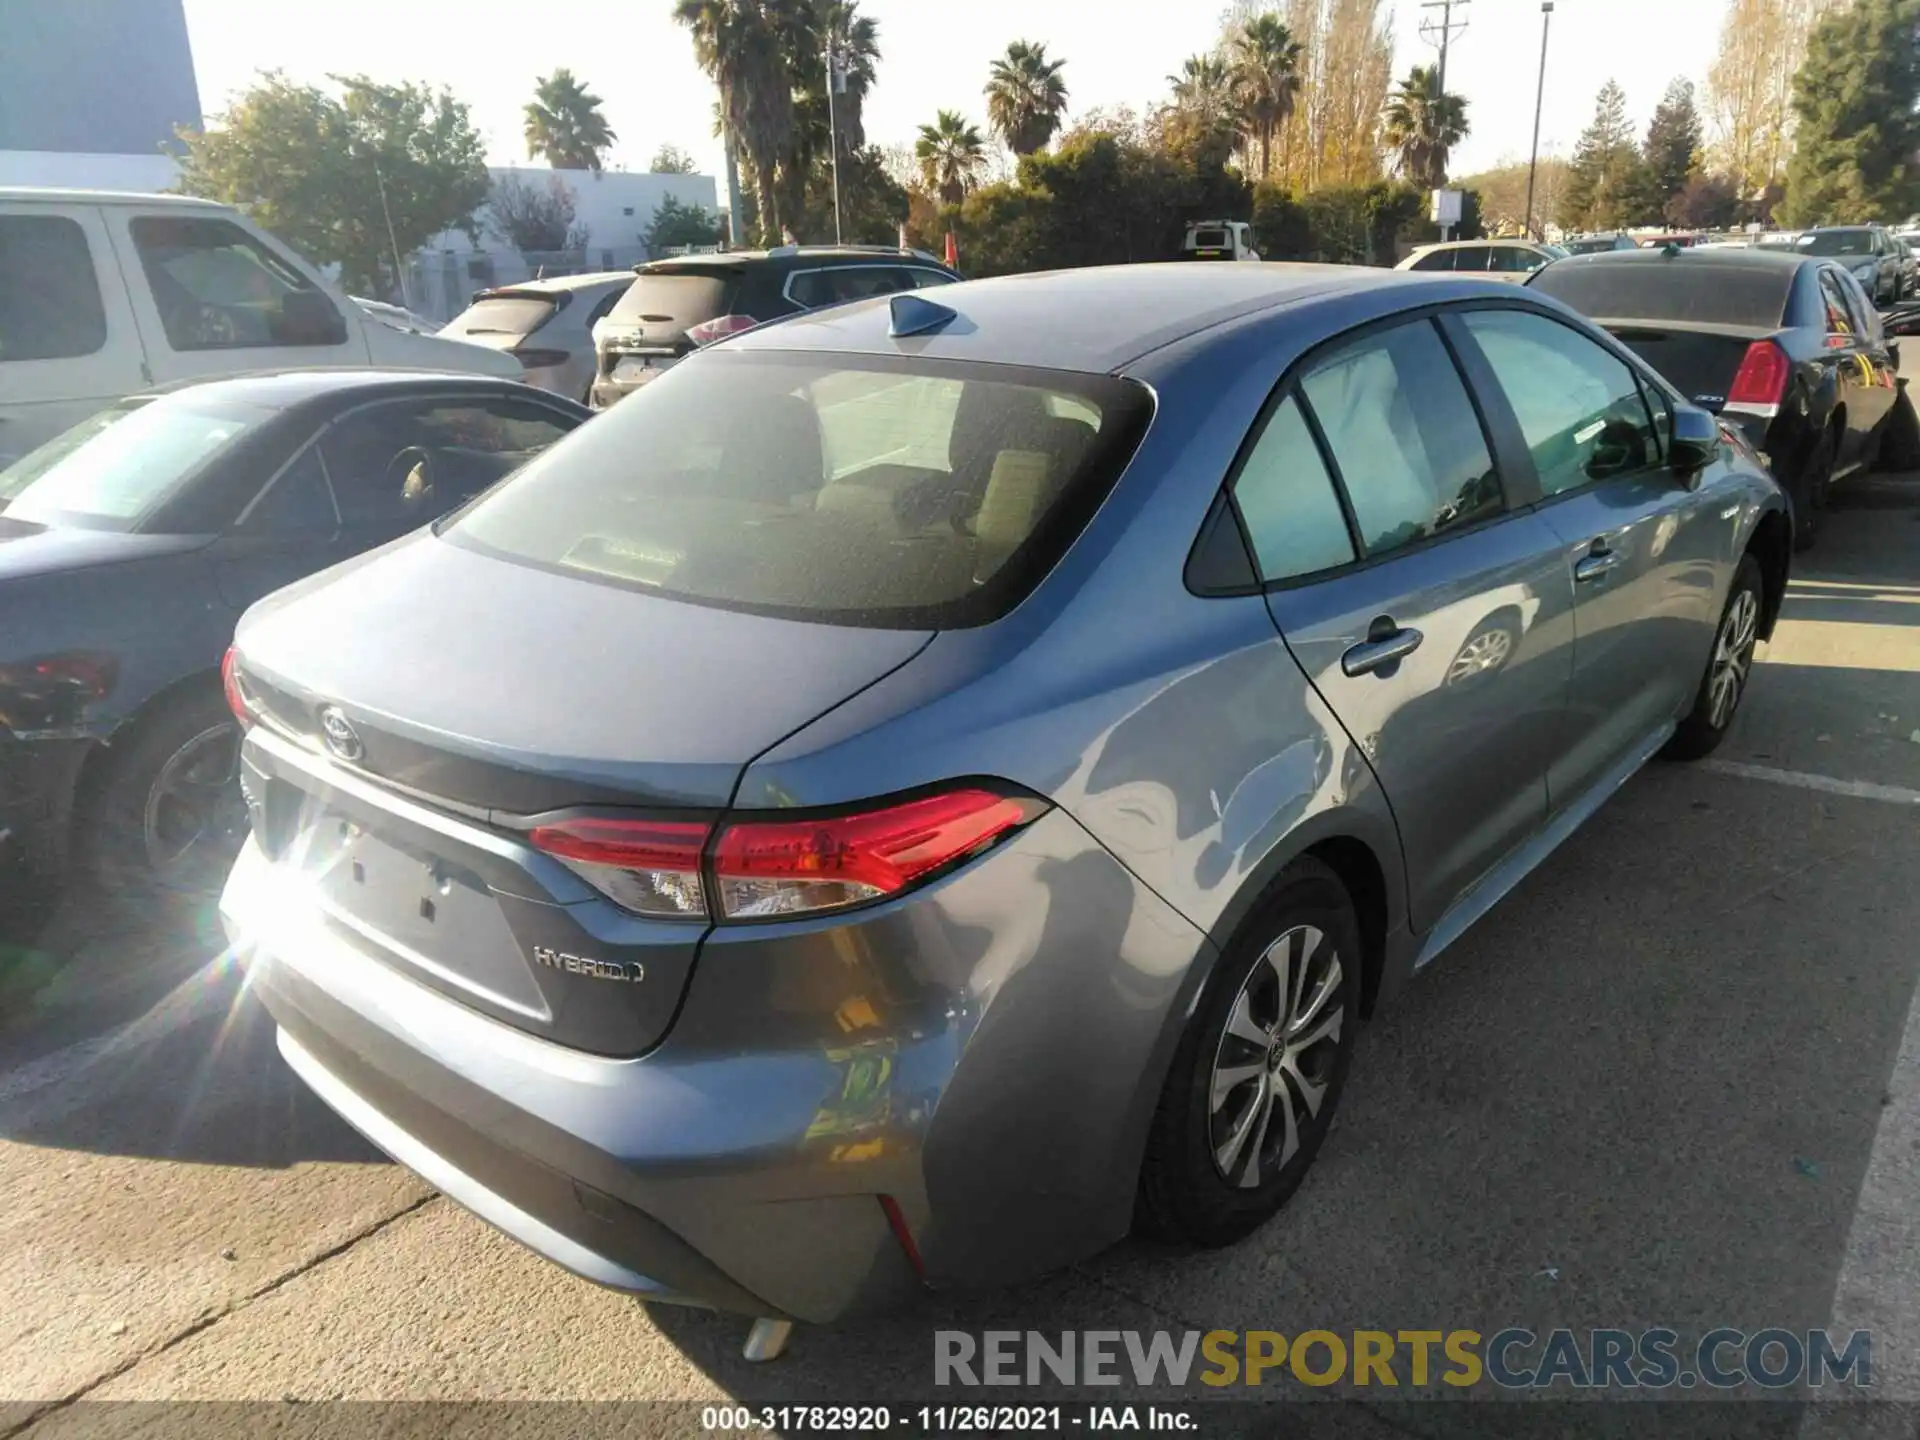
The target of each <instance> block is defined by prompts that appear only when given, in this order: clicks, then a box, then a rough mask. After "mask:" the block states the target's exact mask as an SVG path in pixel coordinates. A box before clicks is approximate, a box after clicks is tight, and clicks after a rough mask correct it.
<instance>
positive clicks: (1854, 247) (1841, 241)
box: [1798, 230, 1873, 255]
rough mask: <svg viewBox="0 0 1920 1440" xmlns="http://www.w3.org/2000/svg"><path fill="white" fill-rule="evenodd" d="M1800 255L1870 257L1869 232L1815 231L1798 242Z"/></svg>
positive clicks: (1871, 244) (1870, 234) (1871, 249)
mask: <svg viewBox="0 0 1920 1440" xmlns="http://www.w3.org/2000/svg"><path fill="white" fill-rule="evenodd" d="M1798 248H1799V251H1800V253H1801V254H1802V255H1871V254H1872V253H1873V232H1872V231H1871V230H1815V231H1814V232H1813V233H1812V234H1810V235H1802V236H1801V237H1800V239H1799V242H1798Z"/></svg>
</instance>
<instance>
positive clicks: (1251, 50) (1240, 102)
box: [1228, 11, 1300, 180]
mask: <svg viewBox="0 0 1920 1440" xmlns="http://www.w3.org/2000/svg"><path fill="white" fill-rule="evenodd" d="M1228 65H1229V68H1230V70H1231V72H1232V77H1233V94H1234V101H1235V104H1236V107H1237V109H1238V111H1239V115H1240V122H1241V125H1242V126H1243V127H1244V128H1243V132H1242V133H1244V134H1245V135H1246V137H1247V143H1248V144H1249V145H1252V144H1255V143H1257V144H1258V145H1259V147H1260V178H1261V179H1263V180H1264V179H1266V178H1268V177H1269V176H1271V175H1272V174H1273V136H1274V132H1275V131H1276V130H1278V129H1279V128H1280V127H1281V126H1283V125H1285V124H1286V123H1287V119H1288V117H1289V116H1291V115H1292V114H1293V103H1294V101H1295V100H1296V99H1298V98H1299V95H1300V44H1299V42H1298V41H1296V40H1295V39H1294V38H1293V32H1292V31H1290V30H1288V29H1287V27H1286V25H1285V24H1284V23H1282V21H1281V19H1280V17H1279V16H1278V15H1275V14H1273V13H1272V12H1271V11H1269V12H1267V13H1265V14H1262V15H1256V16H1254V17H1253V19H1251V20H1249V21H1248V22H1247V23H1246V25H1245V26H1244V27H1242V29H1241V31H1240V33H1239V34H1238V35H1236V36H1234V37H1233V48H1232V53H1231V56H1230V58H1229V60H1228Z"/></svg>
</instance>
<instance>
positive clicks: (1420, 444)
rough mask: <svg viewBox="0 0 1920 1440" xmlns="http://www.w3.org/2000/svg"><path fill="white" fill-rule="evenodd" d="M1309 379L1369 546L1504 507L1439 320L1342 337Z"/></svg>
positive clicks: (1410, 538) (1461, 523) (1311, 402)
mask: <svg viewBox="0 0 1920 1440" xmlns="http://www.w3.org/2000/svg"><path fill="white" fill-rule="evenodd" d="M1300 389H1301V392H1302V393H1303V394H1304V396H1305V397H1306V401H1307V405H1308V407H1309V408H1310V409H1311V410H1312V412H1313V417H1314V419H1316V420H1317V421H1318V422H1319V424H1320V430H1321V433H1322V434H1323V435H1324V436H1325V437H1326V441H1327V448H1328V449H1329V450H1330V451H1331V452H1332V457H1333V463H1334V465H1335V466H1336V467H1337V468H1338V470H1339V478H1340V480H1341V482H1342V484H1343V485H1344V486H1345V487H1346V492H1347V498H1348V500H1349V502H1350V503H1351V504H1352V506H1353V513H1354V519H1355V521H1356V523H1357V524H1358V526H1359V530H1360V540H1361V543H1362V544H1363V545H1364V546H1365V547H1366V553H1367V554H1368V555H1369V556H1372V555H1380V554H1386V553H1390V552H1392V551H1394V550H1398V549H1401V548H1403V547H1404V546H1407V545H1411V544H1414V543H1415V542H1417V541H1421V540H1426V539H1430V538H1432V537H1434V536H1437V535H1442V534H1445V533H1447V532H1449V531H1453V530H1459V529H1462V528H1464V527H1466V526H1469V525H1473V524H1475V523H1477V522H1479V521H1481V520H1485V519H1489V518H1491V517H1493V516H1496V515H1499V514H1500V513H1502V511H1503V510H1504V508H1505V505H1506V500H1505V496H1504V495H1503V493H1502V491H1501V488H1500V481H1499V477H1498V476H1497V475H1496V473H1495V471H1494V466H1493V457H1492V455H1491V454H1490V453H1489V452H1488V449H1487V442H1486V436H1485V435H1484V434H1483V433H1482V431H1481V429H1480V419H1479V416H1478V415H1477V414H1475V412H1474V408H1473V402H1472V401H1471V400H1470V399H1469V398H1468V396H1467V389H1466V385H1465V383H1464V382H1463V381H1462V380H1461V379H1460V374H1459V371H1458V370H1456V369H1455V368H1454V364H1453V357H1452V356H1451V355H1449V354H1448V353H1447V349H1446V346H1445V345H1443V344H1442V343H1441V342H1440V336H1439V333H1438V332H1437V331H1436V330H1435V329H1434V328H1433V325H1432V324H1431V323H1430V322H1428V321H1425V320H1420V321H1415V322H1413V323H1411V324H1407V325H1398V326H1395V327H1394V328H1393V329H1390V330H1385V331H1381V332H1378V333H1376V334H1373V335H1369V336H1367V337H1365V338H1364V339H1361V340H1357V341H1354V342H1353V343H1351V344H1349V345H1346V346H1344V347H1342V348H1341V349H1339V350H1338V351H1336V352H1334V354H1333V355H1332V356H1331V357H1329V358H1327V359H1325V360H1322V361H1320V362H1319V363H1317V364H1316V365H1315V366H1314V368H1313V370H1312V371H1311V372H1309V373H1308V375H1307V377H1306V379H1304V380H1303V381H1302V382H1301V385H1300Z"/></svg>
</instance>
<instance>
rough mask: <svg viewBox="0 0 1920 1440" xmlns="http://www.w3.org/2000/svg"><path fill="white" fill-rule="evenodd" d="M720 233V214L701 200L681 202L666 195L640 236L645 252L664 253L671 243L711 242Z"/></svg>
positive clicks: (706, 243) (716, 239) (713, 241)
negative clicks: (644, 245)
mask: <svg viewBox="0 0 1920 1440" xmlns="http://www.w3.org/2000/svg"><path fill="white" fill-rule="evenodd" d="M719 236H720V217H719V216H718V215H715V214H714V213H713V212H712V211H711V210H709V209H707V207H706V206H704V205H701V204H697V203H696V204H692V205H682V204H681V203H680V202H679V201H678V200H676V199H674V198H673V196H671V195H669V196H667V197H666V198H665V199H664V200H662V201H661V202H660V204H659V205H658V206H657V207H656V208H655V210H654V212H653V219H651V220H649V221H648V222H647V228H646V230H645V231H644V232H642V234H641V236H640V238H641V239H642V240H644V241H645V242H646V246H647V254H648V255H650V256H659V255H664V254H665V253H666V252H667V250H668V249H669V248H671V247H673V246H675V245H713V244H717V243H718V241H719Z"/></svg>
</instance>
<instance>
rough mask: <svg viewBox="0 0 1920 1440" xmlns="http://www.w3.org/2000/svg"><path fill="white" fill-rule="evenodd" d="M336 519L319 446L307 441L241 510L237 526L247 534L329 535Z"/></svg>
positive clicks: (337, 517)
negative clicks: (305, 445) (306, 444)
mask: <svg viewBox="0 0 1920 1440" xmlns="http://www.w3.org/2000/svg"><path fill="white" fill-rule="evenodd" d="M339 523H340V516H339V513H338V512H337V511H335V509H334V508H333V492H332V490H331V489H330V488H329V487H328V485H327V472H326V469H325V467H324V466H322V465H321V463H320V448H319V447H318V446H317V445H309V446H307V447H306V449H304V450H302V451H301V452H300V454H299V455H298V456H297V457H296V458H295V459H294V461H293V463H292V464H290V465H288V466H287V468H286V469H284V470H282V471H281V472H280V473H279V475H277V476H275V477H274V479H273V481H272V482H271V483H270V484H269V485H268V486H267V488H266V489H265V490H264V491H262V492H261V493H260V495H259V496H258V497H257V498H256V499H255V500H254V502H253V503H252V504H251V505H249V506H248V507H247V508H246V510H245V511H243V512H242V514H241V516H240V525H239V528H240V529H241V530H243V531H246V532H247V533H249V534H276V535H301V534H304V535H329V534H331V533H333V531H334V530H335V529H336V528H337V527H338V526H339Z"/></svg>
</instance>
